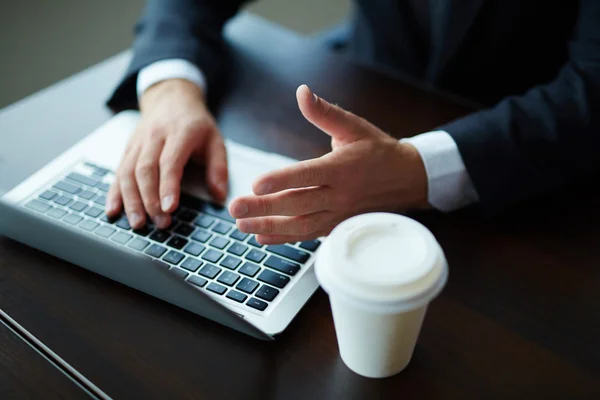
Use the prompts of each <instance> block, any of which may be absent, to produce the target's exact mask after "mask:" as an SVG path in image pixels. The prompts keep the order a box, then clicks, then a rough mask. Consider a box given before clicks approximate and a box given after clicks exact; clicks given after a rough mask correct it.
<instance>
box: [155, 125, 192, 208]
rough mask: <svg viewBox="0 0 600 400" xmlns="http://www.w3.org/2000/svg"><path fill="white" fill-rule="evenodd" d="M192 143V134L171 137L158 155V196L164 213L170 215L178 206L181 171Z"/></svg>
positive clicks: (190, 150) (188, 156) (188, 155)
mask: <svg viewBox="0 0 600 400" xmlns="http://www.w3.org/2000/svg"><path fill="white" fill-rule="evenodd" d="M192 143H193V136H192V133H184V134H181V135H174V136H171V137H169V138H168V139H167V141H166V143H165V146H164V148H163V151H162V153H161V155H160V159H159V175H160V180H159V195H160V199H161V200H160V201H161V208H162V210H163V212H165V213H169V214H170V213H172V212H173V211H175V209H176V208H177V205H178V204H179V196H180V192H181V179H182V177H183V170H184V168H185V165H186V164H187V162H188V160H189V159H190V155H191V153H192V151H193V150H194V148H193V144H192Z"/></svg>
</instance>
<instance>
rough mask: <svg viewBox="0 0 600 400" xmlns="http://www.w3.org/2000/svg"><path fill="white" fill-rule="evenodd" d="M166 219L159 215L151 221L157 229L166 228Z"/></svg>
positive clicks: (164, 216)
mask: <svg viewBox="0 0 600 400" xmlns="http://www.w3.org/2000/svg"><path fill="white" fill-rule="evenodd" d="M168 219H169V218H168V217H167V216H166V215H164V214H161V215H156V216H154V217H153V218H152V221H153V222H154V225H156V226H158V227H159V228H166V227H167V225H168V223H169V221H168Z"/></svg>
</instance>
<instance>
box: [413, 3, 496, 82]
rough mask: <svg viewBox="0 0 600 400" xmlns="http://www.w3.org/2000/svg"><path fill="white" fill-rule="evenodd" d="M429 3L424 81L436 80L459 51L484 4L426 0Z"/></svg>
mask: <svg viewBox="0 0 600 400" xmlns="http://www.w3.org/2000/svg"><path fill="white" fill-rule="evenodd" d="M425 1H427V0H425ZM429 2H430V6H431V18H432V32H431V36H432V42H431V54H430V62H429V66H428V68H427V77H428V78H429V79H431V80H435V77H437V76H439V75H440V73H441V72H442V70H443V69H444V68H445V67H446V65H447V64H448V62H449V61H450V59H451V58H452V56H453V55H454V53H455V52H456V51H457V50H458V47H459V45H460V44H461V42H462V40H463V38H464V36H465V34H466V33H467V31H468V30H469V28H470V27H471V25H472V24H473V21H474V20H475V17H476V16H477V13H478V12H479V10H480V8H481V5H482V4H483V3H484V2H485V0H429Z"/></svg>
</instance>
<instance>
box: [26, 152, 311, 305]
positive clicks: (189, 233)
mask: <svg viewBox="0 0 600 400" xmlns="http://www.w3.org/2000/svg"><path fill="white" fill-rule="evenodd" d="M75 170H76V171H77V172H71V173H68V174H67V175H65V176H64V177H63V178H62V179H59V180H58V181H57V182H55V183H54V184H52V185H49V187H47V188H45V189H43V190H42V191H41V193H39V194H38V195H37V196H36V197H35V198H34V199H31V200H29V201H28V202H26V203H25V207H27V208H29V209H32V210H34V211H37V212H39V213H43V214H45V215H46V216H48V217H50V218H54V219H57V220H60V221H62V222H64V223H66V224H69V225H73V226H77V227H78V228H80V229H81V230H82V231H84V232H88V233H89V234H93V235H96V236H97V237H100V238H103V239H105V240H110V241H112V242H113V243H117V244H119V245H122V246H127V247H128V248H129V249H131V250H134V251H137V252H140V253H143V254H145V255H147V256H149V257H151V258H153V259H156V260H160V261H162V265H164V266H165V267H166V268H169V269H170V270H171V271H172V272H173V273H175V274H176V275H178V276H180V277H181V278H182V279H185V280H187V282H189V283H191V284H193V285H195V286H196V287H197V288H198V289H199V290H205V291H208V292H210V294H211V295H212V296H216V297H219V298H221V300H222V301H224V302H231V303H232V304H235V305H237V306H242V307H249V308H251V309H252V310H253V312H257V311H258V312H263V311H265V310H267V308H268V307H269V306H270V305H271V304H273V303H274V302H276V301H277V300H278V299H279V298H280V297H282V296H283V294H282V292H283V291H284V290H285V289H286V288H289V286H290V285H291V283H292V282H294V281H295V280H296V279H297V278H298V277H299V275H300V274H299V273H300V271H301V270H302V268H303V267H305V266H306V263H307V261H308V260H309V259H310V258H311V255H312V253H314V252H315V251H316V250H317V249H318V248H319V245H320V244H321V242H320V241H319V240H311V241H306V242H300V243H293V244H292V243H290V244H284V245H270V246H263V245H261V244H260V243H258V242H257V241H256V239H255V237H254V235H249V234H246V233H243V232H240V231H239V230H237V229H236V227H235V219H234V218H232V217H231V215H229V212H228V211H227V209H226V208H222V207H219V206H217V205H213V204H211V203H208V202H205V201H203V200H200V199H198V198H194V197H191V196H188V195H186V194H185V193H182V195H181V205H180V207H179V209H178V210H177V211H176V212H175V213H174V214H173V223H172V224H171V226H170V227H169V228H167V229H164V230H159V229H156V228H155V227H154V225H153V224H152V223H151V222H150V220H148V224H147V225H146V226H145V227H144V228H142V229H137V230H132V229H131V226H130V225H129V222H128V221H127V217H126V216H125V215H121V216H120V217H118V218H114V219H109V218H108V217H107V216H106V215H105V214H104V204H105V202H106V193H107V192H108V188H109V187H110V182H111V181H112V179H113V173H112V172H111V171H109V170H107V169H105V168H102V167H99V166H96V165H94V164H90V163H85V164H84V165H80V166H77V167H76V168H75Z"/></svg>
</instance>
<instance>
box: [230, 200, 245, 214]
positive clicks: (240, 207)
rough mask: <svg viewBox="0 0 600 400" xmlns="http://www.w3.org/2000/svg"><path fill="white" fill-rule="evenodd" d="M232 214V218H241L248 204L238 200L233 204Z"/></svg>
mask: <svg viewBox="0 0 600 400" xmlns="http://www.w3.org/2000/svg"><path fill="white" fill-rule="evenodd" d="M231 211H233V215H232V217H234V218H241V217H243V216H244V215H246V214H248V205H247V204H245V203H244V202H238V203H236V204H235V205H234V206H233V210H231Z"/></svg>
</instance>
